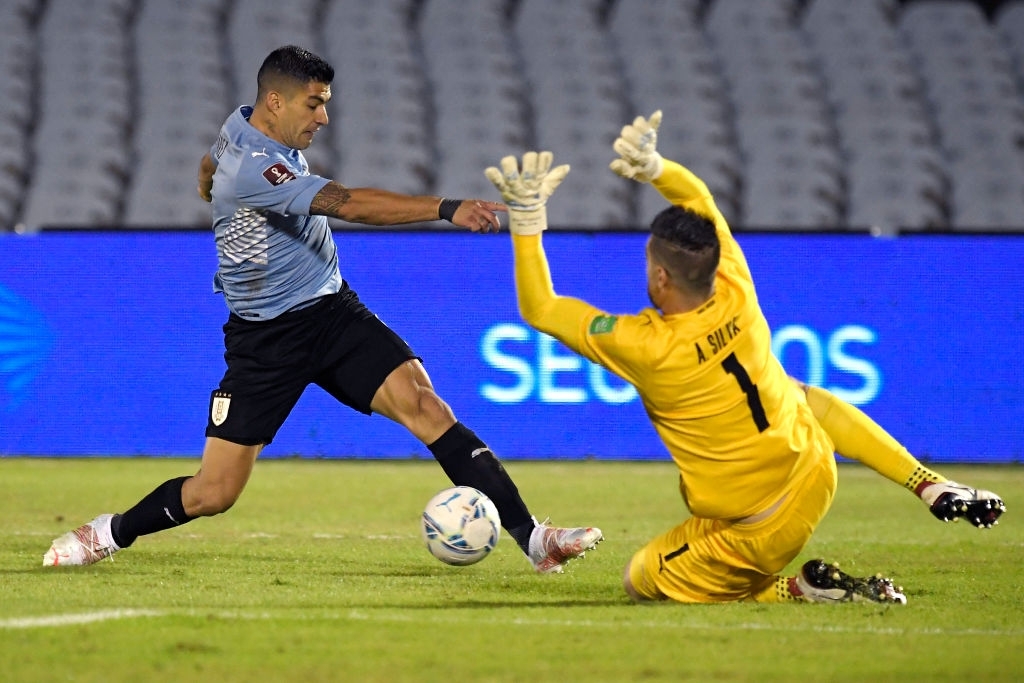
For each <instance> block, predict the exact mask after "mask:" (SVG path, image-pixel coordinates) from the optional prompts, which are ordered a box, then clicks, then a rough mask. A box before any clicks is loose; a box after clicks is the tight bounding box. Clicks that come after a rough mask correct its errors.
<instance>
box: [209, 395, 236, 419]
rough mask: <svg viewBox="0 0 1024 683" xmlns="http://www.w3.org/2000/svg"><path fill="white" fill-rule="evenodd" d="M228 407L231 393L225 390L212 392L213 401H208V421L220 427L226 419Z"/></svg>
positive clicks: (229, 406)
mask: <svg viewBox="0 0 1024 683" xmlns="http://www.w3.org/2000/svg"><path fill="white" fill-rule="evenodd" d="M230 408H231V394H229V393H228V392H226V391H215V392H213V401H212V402H211V403H210V422H212V423H213V424H214V425H216V426H217V427H220V426H221V425H222V424H224V421H225V420H227V419H228V410H230Z"/></svg>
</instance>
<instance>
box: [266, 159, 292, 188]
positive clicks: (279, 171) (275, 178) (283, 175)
mask: <svg viewBox="0 0 1024 683" xmlns="http://www.w3.org/2000/svg"><path fill="white" fill-rule="evenodd" d="M263 177H264V178H266V179H267V180H268V181H269V182H270V184H271V185H283V184H284V183H287V182H288V181H289V180H295V174H294V173H292V172H291V171H289V170H288V167H287V166H285V165H284V164H282V163H281V162H280V161H279V162H277V163H276V164H274V165H273V166H271V167H270V168H268V169H267V170H265V171H263Z"/></svg>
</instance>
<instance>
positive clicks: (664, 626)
mask: <svg viewBox="0 0 1024 683" xmlns="http://www.w3.org/2000/svg"><path fill="white" fill-rule="evenodd" d="M394 609H396V610H398V611H396V612H391V613H381V612H376V611H374V612H368V611H366V610H359V609H354V610H349V611H348V612H324V613H321V614H310V613H308V612H303V613H298V614H296V613H292V612H290V611H286V612H279V613H273V614H271V613H268V612H242V611H218V610H209V611H206V610H202V609H189V610H185V611H174V613H175V614H182V615H186V616H192V617H206V618H210V617H213V618H217V619H237V620H240V621H253V620H266V619H271V620H275V619H276V620H292V621H382V622H402V623H414V622H426V623H431V624H499V625H500V624H508V625H512V626H529V627H544V626H555V627H569V628H613V629H620V628H624V627H625V628H629V627H632V628H641V629H648V628H649V629H658V630H670V629H672V628H673V627H674V628H679V629H683V630H687V631H789V632H794V633H866V634H872V635H887V636H889V635H896V636H899V635H910V634H916V635H928V636H941V637H943V638H945V637H948V636H990V637H991V636H996V637H1005V638H1012V637H1021V636H1024V629H1020V628H1016V629H982V628H914V627H909V628H902V627H898V626H893V627H880V626H839V625H816V624H805V625H792V626H781V625H779V624H773V623H767V622H741V623H735V624H723V623H718V622H703V621H701V622H685V623H680V622H675V623H673V622H666V621H652V620H649V619H648V620H639V621H618V620H616V621H611V620H609V621H598V620H595V619H532V618H529V617H511V618H509V619H502V618H500V617H488V618H483V619H481V618H475V617H472V616H466V617H463V616H458V615H436V616H424V615H422V614H408V613H405V612H403V611H401V608H394ZM640 609H643V608H640ZM812 609H813V608H812ZM839 609H842V608H839Z"/></svg>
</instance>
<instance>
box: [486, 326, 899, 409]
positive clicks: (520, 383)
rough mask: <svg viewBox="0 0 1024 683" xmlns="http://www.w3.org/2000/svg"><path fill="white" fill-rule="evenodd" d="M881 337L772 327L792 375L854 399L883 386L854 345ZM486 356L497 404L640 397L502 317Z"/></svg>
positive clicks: (489, 393)
mask: <svg viewBox="0 0 1024 683" xmlns="http://www.w3.org/2000/svg"><path fill="white" fill-rule="evenodd" d="M877 338H878V335H877V334H876V333H875V331H874V330H872V329H871V328H869V327H865V326H863V325H843V326H841V327H838V328H836V329H834V330H832V331H831V332H830V333H827V334H822V333H820V332H818V331H816V330H814V329H813V328H811V327H809V326H806V325H786V326H783V327H780V328H778V329H777V330H775V331H774V332H773V333H772V352H773V353H774V354H775V355H776V357H778V358H779V360H780V361H782V364H783V366H784V367H785V368H786V370H787V372H789V373H790V375H792V376H793V377H795V378H797V379H799V380H801V381H803V382H806V383H807V384H812V385H814V386H825V388H827V389H828V390H829V391H831V392H832V393H834V394H836V395H837V396H838V397H840V398H842V399H843V400H845V401H848V402H850V403H853V404H854V405H860V406H863V405H866V404H868V403H871V401H873V400H874V399H875V398H876V397H877V396H878V394H879V392H880V391H881V388H882V373H881V371H880V370H879V369H878V367H877V366H876V365H875V364H874V363H872V362H871V361H870V360H868V359H866V358H862V357H859V356H856V355H854V352H855V350H856V349H854V348H851V347H852V346H854V345H861V346H866V345H873V344H875V343H876V341H877ZM480 354H481V356H482V358H483V361H484V363H485V364H486V366H487V367H489V368H492V369H493V370H494V371H495V374H494V375H493V376H487V377H485V381H483V382H482V383H481V384H480V395H481V396H482V397H483V398H484V399H486V400H488V401H490V402H492V403H498V404H514V403H523V402H525V401H530V400H534V401H538V402H540V403H551V404H565V403H572V404H576V403H587V402H589V401H599V402H601V403H607V404H622V403H629V402H631V401H635V400H637V393H636V389H634V388H633V386H632V385H630V384H628V383H626V382H624V381H623V380H621V379H619V378H618V377H616V376H614V375H612V374H611V373H609V372H608V371H607V370H605V369H604V368H602V367H600V366H598V365H595V364H594V363H592V362H590V361H589V360H587V359H585V358H582V357H580V356H577V355H576V354H574V353H571V352H570V351H569V350H568V349H566V348H565V347H564V346H562V344H560V343H559V342H558V341H556V340H555V339H553V338H551V337H549V336H548V335H546V334H543V333H540V332H536V331H534V330H532V329H530V328H529V327H527V326H525V325H522V324H518V323H498V324H495V325H492V326H491V327H489V328H487V329H486V330H485V331H484V334H483V336H482V338H481V340H480Z"/></svg>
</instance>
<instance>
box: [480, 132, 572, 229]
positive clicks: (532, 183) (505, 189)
mask: <svg viewBox="0 0 1024 683" xmlns="http://www.w3.org/2000/svg"><path fill="white" fill-rule="evenodd" d="M553 159H554V156H553V155H552V154H551V152H540V153H538V152H527V153H526V154H524V155H523V164H522V171H521V172H520V170H519V164H518V163H517V161H516V158H515V157H514V156H507V157H505V158H503V159H502V160H501V170H498V169H497V168H495V167H494V166H490V167H488V168H487V169H486V170H484V175H485V176H487V179H488V180H490V181H491V182H492V183H494V186H495V187H496V188H498V192H500V193H501V198H502V199H504V200H505V204H506V205H507V206H508V229H509V231H510V232H512V233H514V234H516V235H536V234H538V233H540V232H542V231H544V230H547V227H548V214H547V209H545V208H544V204H545V203H546V202H547V200H548V197H550V196H551V193H552V192H554V191H555V188H556V187H558V185H559V183H561V182H562V180H563V179H564V178H565V176H566V175H567V174H568V173H569V165H568V164H562V165H561V166H556V167H554V168H551V162H552V160H553Z"/></svg>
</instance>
